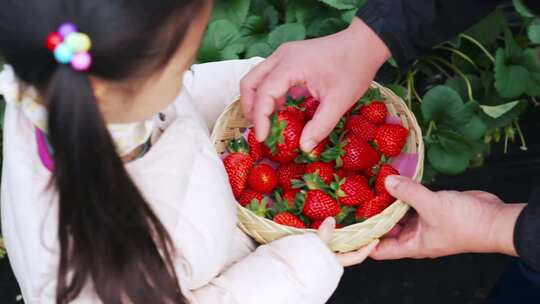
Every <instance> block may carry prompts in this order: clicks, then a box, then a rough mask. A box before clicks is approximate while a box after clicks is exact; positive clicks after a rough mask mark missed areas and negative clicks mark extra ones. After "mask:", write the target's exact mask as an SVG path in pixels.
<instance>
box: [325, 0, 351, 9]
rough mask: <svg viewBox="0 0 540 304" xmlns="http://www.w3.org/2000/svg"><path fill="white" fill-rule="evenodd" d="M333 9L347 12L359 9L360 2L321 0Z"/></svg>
mask: <svg viewBox="0 0 540 304" xmlns="http://www.w3.org/2000/svg"><path fill="white" fill-rule="evenodd" d="M319 1H321V2H323V3H325V4H327V5H329V6H331V7H333V8H337V9H339V10H346V9H353V8H356V7H358V6H357V5H358V1H357V0H319Z"/></svg>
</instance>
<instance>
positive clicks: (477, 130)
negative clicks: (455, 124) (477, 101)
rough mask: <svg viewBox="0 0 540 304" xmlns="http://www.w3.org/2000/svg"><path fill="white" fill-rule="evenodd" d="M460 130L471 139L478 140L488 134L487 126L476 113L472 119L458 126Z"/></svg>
mask: <svg viewBox="0 0 540 304" xmlns="http://www.w3.org/2000/svg"><path fill="white" fill-rule="evenodd" d="M458 131H459V132H460V133H461V134H463V135H464V136H465V137H466V138H467V139H468V140H470V141H478V140H480V139H481V138H482V137H484V134H486V131H487V126H486V124H485V123H484V121H482V119H481V118H480V117H479V116H476V115H474V116H473V117H471V119H470V120H469V121H468V122H467V123H465V124H464V125H462V126H461V127H459V128H458Z"/></svg>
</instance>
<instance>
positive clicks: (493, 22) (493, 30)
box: [466, 8, 506, 45]
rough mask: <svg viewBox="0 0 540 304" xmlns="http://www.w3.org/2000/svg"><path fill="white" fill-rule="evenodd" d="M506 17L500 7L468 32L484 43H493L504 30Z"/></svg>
mask: <svg viewBox="0 0 540 304" xmlns="http://www.w3.org/2000/svg"><path fill="white" fill-rule="evenodd" d="M505 24H506V19H505V17H504V14H503V12H502V10H501V9H500V8H497V9H496V10H494V11H493V12H492V13H491V14H489V15H487V16H486V17H485V18H484V19H482V20H480V21H479V22H478V23H476V24H475V25H474V26H473V27H471V28H470V29H468V30H467V31H466V33H467V34H468V35H469V36H471V37H473V38H474V39H476V40H477V41H478V42H480V43H481V44H483V45H488V44H492V43H493V42H495V40H497V37H498V36H499V34H500V33H501V31H502V30H503V28H504V26H505Z"/></svg>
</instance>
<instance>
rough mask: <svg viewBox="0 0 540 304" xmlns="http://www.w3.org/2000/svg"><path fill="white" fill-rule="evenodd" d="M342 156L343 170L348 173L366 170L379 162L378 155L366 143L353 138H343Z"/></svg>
mask: <svg viewBox="0 0 540 304" xmlns="http://www.w3.org/2000/svg"><path fill="white" fill-rule="evenodd" d="M343 144H344V147H343V148H342V149H343V152H344V154H343V155H342V156H341V161H342V164H343V169H345V170H349V171H360V170H366V169H368V168H371V167H373V166H374V165H375V164H376V163H378V162H379V159H380V156H379V153H378V152H377V151H376V150H375V149H373V148H372V147H371V146H370V145H369V144H368V143H367V142H366V141H364V140H362V139H359V138H357V137H354V136H345V140H344V142H343Z"/></svg>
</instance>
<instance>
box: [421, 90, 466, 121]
mask: <svg viewBox="0 0 540 304" xmlns="http://www.w3.org/2000/svg"><path fill="white" fill-rule="evenodd" d="M462 107H463V100H462V99H461V96H459V94H458V93H457V92H456V91H455V90H453V89H452V88H450V87H448V86H442V85H441V86H436V87H434V88H433V89H431V90H429V91H428V92H427V93H426V95H425V96H424V99H423V101H422V106H421V110H422V116H423V117H424V119H425V120H426V121H434V122H440V121H444V120H445V119H447V118H448V117H449V116H450V117H455V116H456V115H457V113H458V112H459V111H460V110H461V109H462Z"/></svg>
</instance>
